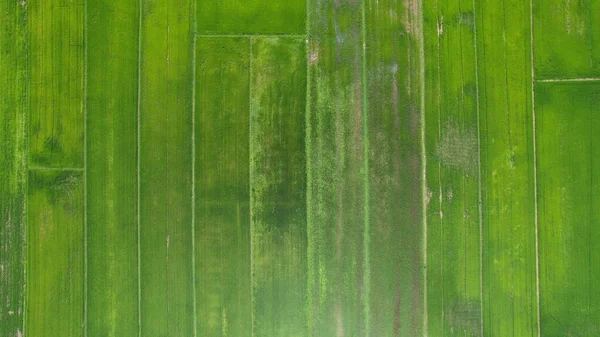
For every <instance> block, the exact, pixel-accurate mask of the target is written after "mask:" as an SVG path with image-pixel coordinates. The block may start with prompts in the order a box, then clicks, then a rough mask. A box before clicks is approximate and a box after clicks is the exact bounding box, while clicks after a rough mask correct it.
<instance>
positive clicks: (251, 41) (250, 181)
mask: <svg viewBox="0 0 600 337" xmlns="http://www.w3.org/2000/svg"><path fill="white" fill-rule="evenodd" d="M307 1H309V0H307ZM253 44H254V37H250V38H249V39H248V49H249V56H248V57H249V60H248V68H249V70H248V74H249V75H248V114H249V116H248V164H249V165H252V152H253V151H254V146H253V145H254V142H252V115H251V114H252V109H253V107H252V101H253V100H252V92H253V89H252V76H253V72H252V64H253V63H254V62H252V61H253V60H254V55H253V48H252V45H253ZM252 172H253V170H252V168H251V167H250V169H249V170H248V190H249V191H248V195H249V213H250V305H251V309H250V337H255V333H254V308H255V307H256V306H255V304H256V303H255V299H254V235H253V233H254V222H253V221H252V219H253V217H254V212H253V211H252V185H253V182H254V180H253V179H252V178H253V177H254V175H253V174H252Z"/></svg>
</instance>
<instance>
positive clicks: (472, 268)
mask: <svg viewBox="0 0 600 337" xmlns="http://www.w3.org/2000/svg"><path fill="white" fill-rule="evenodd" d="M476 14H477V13H476V12H475V9H474V8H473V5H472V4H470V3H465V2H464V1H460V0H452V1H431V2H425V3H424V19H425V28H424V29H425V41H424V43H425V48H426V49H425V65H426V67H425V74H426V76H425V90H426V103H425V107H426V110H425V111H426V112H425V113H426V115H425V118H426V123H425V125H426V130H425V134H426V139H425V141H426V147H427V197H426V198H427V199H426V200H428V205H427V243H428V245H427V260H428V261H427V287H428V291H427V295H428V298H427V317H428V321H427V322H428V333H429V335H430V336H480V335H481V332H482V331H483V330H482V329H483V327H482V323H483V322H482V319H481V318H482V316H481V315H482V309H481V303H482V302H481V286H480V282H481V268H480V262H481V261H480V249H481V242H480V234H481V230H480V225H481V223H480V219H481V218H480V215H481V214H480V209H479V197H480V190H479V182H480V180H479V176H480V167H479V154H478V145H479V134H478V128H479V125H478V122H479V110H478V102H477V100H478V96H477V83H478V82H477V77H476V61H477V60H476V58H475V56H476V50H475V45H474V42H475V41H474V40H475V34H476V31H475V29H476V27H475V16H476Z"/></svg>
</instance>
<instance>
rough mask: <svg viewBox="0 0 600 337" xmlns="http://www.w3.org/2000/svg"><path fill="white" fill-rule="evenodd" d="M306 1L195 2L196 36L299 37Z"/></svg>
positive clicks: (225, 0)
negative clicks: (268, 35)
mask: <svg viewBox="0 0 600 337" xmlns="http://www.w3.org/2000/svg"><path fill="white" fill-rule="evenodd" d="M305 1H309V0H246V1H243V3H241V2H240V1H239V0H199V1H198V4H197V6H198V10H197V11H198V33H199V34H303V33H304V31H305V22H306V21H305V18H306V3H305Z"/></svg>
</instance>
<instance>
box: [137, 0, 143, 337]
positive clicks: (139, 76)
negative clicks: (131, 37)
mask: <svg viewBox="0 0 600 337" xmlns="http://www.w3.org/2000/svg"><path fill="white" fill-rule="evenodd" d="M142 4H143V0H138V64H137V66H138V67H137V102H136V115H137V116H136V117H137V119H136V133H137V135H136V138H137V139H136V142H137V144H136V153H137V158H136V179H137V193H136V194H137V195H136V197H137V200H136V201H137V210H136V212H137V214H136V216H137V292H138V293H137V316H138V317H137V320H138V337H141V336H142V268H141V263H142V253H141V228H140V227H141V221H140V213H141V212H140V206H141V202H140V191H141V183H140V163H141V146H140V144H141V142H140V139H141V132H140V130H141V106H142V104H141V102H142V18H143V16H142V13H143V12H142Z"/></svg>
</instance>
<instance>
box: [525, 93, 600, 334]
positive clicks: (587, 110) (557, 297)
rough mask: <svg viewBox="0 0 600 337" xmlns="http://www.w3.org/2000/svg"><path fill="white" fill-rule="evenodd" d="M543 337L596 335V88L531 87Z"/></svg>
mask: <svg viewBox="0 0 600 337" xmlns="http://www.w3.org/2000/svg"><path fill="white" fill-rule="evenodd" d="M536 111H537V125H536V126H537V144H538V147H537V153H538V182H539V194H538V204H539V239H540V302H541V303H540V304H541V327H542V335H543V336H598V335H600V325H599V324H598V322H599V321H600V283H598V280H599V279H600V267H599V265H600V227H599V226H598V224H599V223H598V221H599V220H600V216H599V215H598V210H599V209H600V138H599V137H598V134H599V133H600V119H599V118H598V111H600V83H541V84H538V85H537V86H536Z"/></svg>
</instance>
